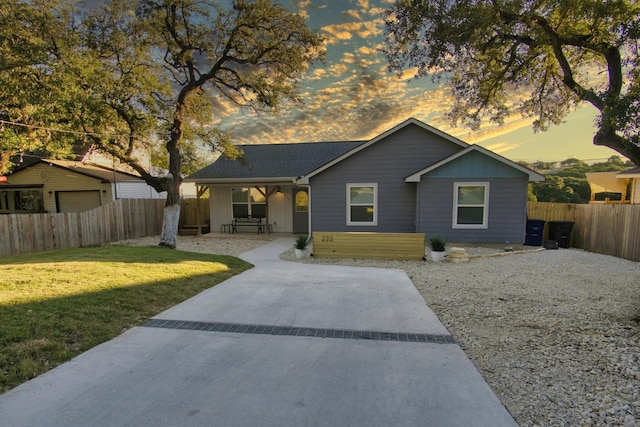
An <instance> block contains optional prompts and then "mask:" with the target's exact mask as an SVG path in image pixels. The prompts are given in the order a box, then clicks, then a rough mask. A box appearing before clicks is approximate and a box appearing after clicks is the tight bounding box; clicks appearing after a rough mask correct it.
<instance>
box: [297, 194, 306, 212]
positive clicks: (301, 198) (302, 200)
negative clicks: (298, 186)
mask: <svg viewBox="0 0 640 427" xmlns="http://www.w3.org/2000/svg"><path fill="white" fill-rule="evenodd" d="M296 212H309V194H308V193H307V192H306V191H305V190H300V191H298V192H297V193H296Z"/></svg>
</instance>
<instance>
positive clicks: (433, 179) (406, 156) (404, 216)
mask: <svg viewBox="0 0 640 427" xmlns="http://www.w3.org/2000/svg"><path fill="white" fill-rule="evenodd" d="M240 148H241V149H242V151H243V152H244V160H243V161H236V160H230V159H227V158H224V157H220V158H218V159H217V160H216V161H215V162H214V163H212V164H211V165H209V166H207V167H205V168H203V169H201V170H200V171H198V172H195V173H194V174H192V175H190V176H188V177H187V178H186V181H187V182H195V183H196V184H197V185H198V186H208V187H209V192H210V193H209V194H210V198H209V203H210V212H211V218H210V220H211V227H212V228H213V229H214V230H215V229H216V228H222V227H223V226H224V225H225V224H229V223H231V222H232V221H233V220H234V218H243V217H253V218H257V217H260V218H263V219H264V222H265V223H269V224H271V225H272V230H273V231H276V232H293V233H311V232H314V231H317V232H346V231H353V232H388V233H425V234H426V235H427V236H430V235H433V234H441V235H443V236H444V237H445V238H446V239H447V240H449V241H453V242H494V243H496V242H497V243H504V242H505V241H509V242H511V243H523V242H524V238H525V229H526V216H527V185H528V183H529V182H530V181H542V180H544V176H542V175H540V174H538V173H536V172H534V171H532V170H530V169H528V168H526V167H523V166H521V165H519V164H517V163H515V162H512V161H510V160H508V159H506V158H504V157H502V156H499V155H498V154H495V153H493V152H491V151H489V150H487V149H485V148H483V147H480V146H478V145H469V144H467V143H465V142H463V141H461V140H459V139H457V138H455V137H453V136H451V135H448V134H446V133H444V132H442V131H440V130H438V129H436V128H434V127H431V126H429V125H427V124H425V123H423V122H421V121H419V120H416V119H414V118H411V119H408V120H406V121H404V122H402V123H400V124H398V125H397V126H395V127H393V128H392V129H389V130H388V131H386V132H384V133H382V134H380V135H378V136H376V137H375V138H373V139H371V140H368V141H350V142H315V143H297V144H295V143H294V144H261V145H241V146H240Z"/></svg>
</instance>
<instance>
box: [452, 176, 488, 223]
mask: <svg viewBox="0 0 640 427" xmlns="http://www.w3.org/2000/svg"><path fill="white" fill-rule="evenodd" d="M488 210H489V183H488V182H456V183H454V184H453V228H487V217H488V215H487V213H488Z"/></svg>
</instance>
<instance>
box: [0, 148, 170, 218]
mask: <svg viewBox="0 0 640 427" xmlns="http://www.w3.org/2000/svg"><path fill="white" fill-rule="evenodd" d="M165 197H166V195H165V194H164V193H158V192H156V191H155V190H154V189H153V188H152V187H150V186H149V185H148V184H147V183H146V182H145V181H144V180H143V179H142V178H141V177H139V176H136V175H133V174H130V173H127V172H122V171H119V170H114V169H113V168H108V167H105V166H102V165H98V164H92V163H87V162H84V163H83V162H76V161H70V160H48V159H39V160H37V161H35V162H33V163H30V164H27V165H24V166H22V167H18V168H16V169H15V170H13V171H12V172H11V173H9V174H7V175H6V181H5V182H3V183H0V214H3V213H4V214H6V213H44V212H80V211H86V210H89V209H93V208H96V207H98V206H102V205H105V204H107V203H110V202H112V201H114V200H117V199H155V198H165Z"/></svg>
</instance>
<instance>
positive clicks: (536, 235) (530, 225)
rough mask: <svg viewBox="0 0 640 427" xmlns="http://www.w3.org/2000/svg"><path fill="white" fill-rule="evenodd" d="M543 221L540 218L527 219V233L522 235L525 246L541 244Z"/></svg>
mask: <svg viewBox="0 0 640 427" xmlns="http://www.w3.org/2000/svg"><path fill="white" fill-rule="evenodd" d="M544 223H545V221H544V220H542V219H528V220H527V233H526V234H525V236H524V244H525V245H527V246H542V232H543V231H544Z"/></svg>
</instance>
